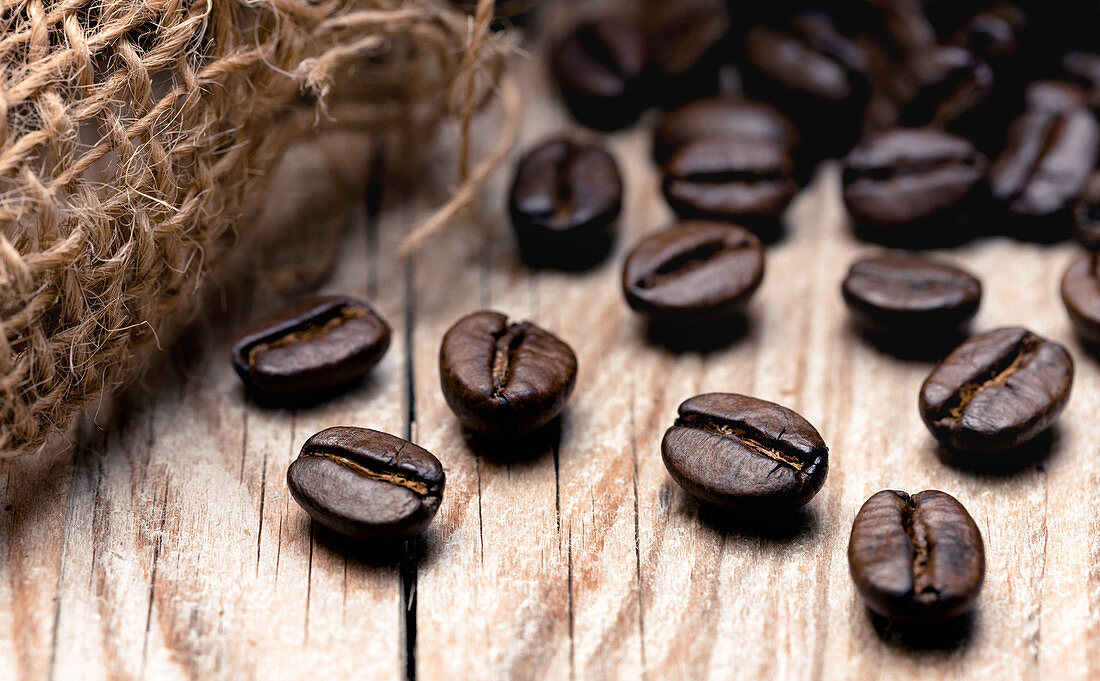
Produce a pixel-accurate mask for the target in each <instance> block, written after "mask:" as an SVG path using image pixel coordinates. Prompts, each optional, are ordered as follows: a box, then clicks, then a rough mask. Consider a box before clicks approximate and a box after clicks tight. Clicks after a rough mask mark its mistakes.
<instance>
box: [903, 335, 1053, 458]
mask: <svg viewBox="0 0 1100 681" xmlns="http://www.w3.org/2000/svg"><path fill="white" fill-rule="evenodd" d="M1072 386H1073V359H1072V358H1071V357H1070V355H1069V353H1068V352H1067V351H1066V349H1065V348H1064V347H1062V346H1061V345H1059V344H1058V343H1055V342H1052V341H1049V340H1046V339H1045V338H1042V337H1040V336H1037V335H1035V334H1034V333H1032V332H1030V331H1028V330H1027V329H1021V328H1004V329H997V330H995V331H990V332H988V333H984V334H982V335H980V336H975V337H973V338H971V339H969V340H967V341H965V342H964V343H963V344H962V345H960V346H959V347H957V348H955V350H954V351H953V352H952V353H951V354H950V355H948V356H947V358H946V359H944V360H943V361H942V362H941V363H940V364H939V365H938V366H937V367H936V368H935V369H933V370H932V373H931V374H929V376H928V378H927V379H925V381H924V385H922V386H921V390H920V412H921V417H922V418H923V419H924V423H925V424H926V425H927V426H928V429H929V430H931V431H932V434H933V435H935V436H936V439H938V440H939V441H940V443H941V444H942V445H943V446H944V447H946V448H947V449H949V450H952V451H956V452H964V453H978V454H982V453H995V452H1003V451H1007V450H1010V449H1013V448H1015V447H1018V446H1020V445H1022V444H1024V443H1025V442H1027V441H1028V440H1031V439H1032V438H1033V437H1035V436H1036V435H1038V434H1039V433H1041V432H1043V431H1045V430H1046V429H1048V428H1050V427H1051V426H1052V425H1053V424H1054V422H1055V421H1056V420H1057V419H1058V416H1059V415H1060V414H1061V413H1062V409H1063V408H1064V407H1065V406H1066V402H1067V401H1068V400H1069V393H1070V388H1071V387H1072Z"/></svg>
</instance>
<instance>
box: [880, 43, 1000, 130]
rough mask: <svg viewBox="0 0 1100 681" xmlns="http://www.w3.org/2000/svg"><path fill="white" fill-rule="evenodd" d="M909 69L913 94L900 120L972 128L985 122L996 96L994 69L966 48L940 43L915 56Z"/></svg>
mask: <svg viewBox="0 0 1100 681" xmlns="http://www.w3.org/2000/svg"><path fill="white" fill-rule="evenodd" d="M911 61H912V65H911V66H910V67H909V69H908V73H909V74H910V76H911V78H912V82H913V94H912V96H911V98H910V99H909V100H907V101H906V102H905V104H903V105H902V107H901V109H900V111H899V114H898V122H899V123H900V124H901V125H904V126H922V125H929V126H933V127H939V128H945V129H948V130H952V131H960V132H961V131H969V130H968V128H969V129H973V128H975V127H978V126H979V125H980V124H982V123H984V122H985V121H984V120H981V119H982V116H981V114H982V113H984V112H983V111H982V108H983V107H984V106H985V105H986V104H987V103H988V102H989V101H990V98H991V97H992V96H993V70H992V69H991V68H990V67H989V65H988V64H987V63H985V62H984V61H982V60H980V59H976V58H975V57H974V55H973V54H971V53H970V51H969V50H967V49H965V48H962V47H951V46H943V45H937V46H935V47H933V48H930V49H929V50H926V51H925V52H923V53H918V54H915V55H913V57H912V58H911Z"/></svg>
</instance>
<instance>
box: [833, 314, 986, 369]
mask: <svg viewBox="0 0 1100 681" xmlns="http://www.w3.org/2000/svg"><path fill="white" fill-rule="evenodd" d="M851 327H852V333H853V335H855V336H858V337H859V338H860V339H861V340H862V341H863V342H865V343H867V344H868V345H870V346H872V347H874V348H875V349H876V350H878V351H879V352H881V353H883V354H886V355H890V356H891V357H894V358H895V359H900V360H906V361H912V362H928V363H933V364H934V363H937V362H939V361H941V360H942V359H943V358H944V357H947V355H949V354H951V351H952V350H954V349H955V348H957V347H959V345H961V344H962V342H963V341H965V340H966V339H967V338H968V337H969V334H968V333H967V332H966V331H961V330H960V331H954V332H952V333H949V334H946V335H944V336H929V335H928V334H921V333H920V332H919V331H917V332H913V331H911V332H908V333H890V332H886V331H880V330H877V329H868V328H864V327H862V326H860V325H859V324H857V323H856V322H852V324H851Z"/></svg>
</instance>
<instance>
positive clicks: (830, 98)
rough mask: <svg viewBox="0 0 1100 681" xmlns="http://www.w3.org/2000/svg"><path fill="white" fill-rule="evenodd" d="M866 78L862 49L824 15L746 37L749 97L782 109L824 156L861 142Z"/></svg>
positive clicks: (745, 71) (757, 30)
mask: <svg viewBox="0 0 1100 681" xmlns="http://www.w3.org/2000/svg"><path fill="white" fill-rule="evenodd" d="M867 74H868V63H867V57H866V54H865V53H864V52H863V49H862V48H861V47H860V46H859V45H857V44H856V43H855V42H853V41H852V40H850V39H848V38H847V37H845V36H843V35H841V34H840V33H839V32H838V31H837V29H836V27H835V26H834V25H833V23H832V22H831V21H830V20H829V18H828V17H827V16H825V15H824V14H820V13H812V12H811V13H804V14H800V15H798V16H796V17H794V18H793V19H791V21H790V24H789V26H788V28H787V29H785V30H779V29H775V28H771V27H768V26H758V27H755V28H753V29H751V30H750V31H749V32H748V35H747V36H746V39H745V59H744V64H743V67H742V79H743V80H744V86H745V92H746V94H748V95H749V96H751V97H757V98H759V99H765V100H768V101H771V102H774V103H775V104H776V105H777V106H779V108H781V109H782V110H783V111H784V113H786V114H787V115H788V116H790V117H791V118H792V119H794V120H795V122H796V123H797V124H798V126H799V128H800V129H801V130H804V131H808V132H807V143H809V142H813V143H815V144H817V145H819V146H820V149H819V153H820V154H821V155H833V154H842V153H844V152H845V151H846V150H847V149H848V148H850V147H851V145H852V144H853V143H854V142H855V141H856V139H857V138H858V136H859V127H860V121H861V118H862V112H863V107H864V105H865V104H866V102H867V98H868V95H869V94H870V85H869V81H868V78H867Z"/></svg>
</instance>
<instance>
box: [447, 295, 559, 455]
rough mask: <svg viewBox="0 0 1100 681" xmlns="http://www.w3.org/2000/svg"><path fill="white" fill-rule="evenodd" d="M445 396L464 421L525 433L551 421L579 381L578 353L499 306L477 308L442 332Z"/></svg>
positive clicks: (483, 428)
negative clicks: (509, 315) (512, 320)
mask: <svg viewBox="0 0 1100 681" xmlns="http://www.w3.org/2000/svg"><path fill="white" fill-rule="evenodd" d="M439 375H440V379H441V381H442V384H443V396H444V397H445V398H446V399H447V404H448V405H450V407H451V411H453V412H454V413H455V415H456V416H458V419H459V420H460V421H461V422H462V425H464V426H466V427H467V428H469V429H470V430H473V431H477V432H479V433H485V434H488V435H524V434H527V433H531V432H534V431H535V430H537V429H539V428H541V427H542V426H544V425H546V424H547V423H549V422H550V421H551V420H552V419H553V418H554V417H556V416H557V415H558V414H559V413H560V412H561V410H562V408H563V407H564V406H565V403H566V400H568V399H569V395H570V393H572V392H573V386H574V385H575V384H576V382H577V357H576V355H574V354H573V350H572V349H571V348H570V347H569V346H568V345H566V344H565V343H564V342H562V341H561V340H560V339H559V338H558V337H557V336H555V335H554V334H552V333H550V332H549V331H546V330H545V329H542V328H539V327H538V326H535V325H534V324H532V323H531V322H521V323H513V324H509V323H508V318H507V317H505V316H504V315H503V314H501V313H499V312H489V311H482V312H475V313H473V314H471V315H469V316H466V317H463V318H462V319H460V320H459V321H458V322H457V323H456V324H455V325H454V326H452V327H451V329H450V330H449V331H447V334H446V335H445V336H444V337H443V347H442V348H441V349H440V352H439Z"/></svg>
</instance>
